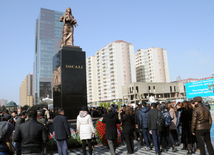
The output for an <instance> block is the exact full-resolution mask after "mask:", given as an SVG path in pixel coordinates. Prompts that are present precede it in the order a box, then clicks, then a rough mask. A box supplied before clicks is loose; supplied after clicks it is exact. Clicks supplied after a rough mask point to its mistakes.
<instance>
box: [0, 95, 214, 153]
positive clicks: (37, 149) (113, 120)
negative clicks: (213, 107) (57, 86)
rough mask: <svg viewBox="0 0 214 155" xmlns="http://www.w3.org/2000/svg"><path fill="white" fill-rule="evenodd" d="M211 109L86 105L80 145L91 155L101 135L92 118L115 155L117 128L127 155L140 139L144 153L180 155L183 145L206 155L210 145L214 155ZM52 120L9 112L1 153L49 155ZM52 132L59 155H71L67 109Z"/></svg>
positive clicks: (192, 104)
mask: <svg viewBox="0 0 214 155" xmlns="http://www.w3.org/2000/svg"><path fill="white" fill-rule="evenodd" d="M209 108H210V107H209V106H208V105H207V104H203V100H202V98H201V97H195V98H194V99H193V100H192V101H184V102H178V103H176V102H175V101H173V102H166V103H165V102H161V103H159V102H157V103H152V104H147V103H146V102H144V101H142V102H141V103H140V104H137V105H136V106H135V107H132V105H131V104H128V105H127V106H126V105H124V106H122V107H121V108H120V109H119V108H118V107H117V106H115V105H111V106H110V107H108V108H107V109H105V108H103V107H98V108H88V107H87V106H83V107H82V108H81V110H80V112H79V115H78V116H77V124H76V131H77V132H78V133H79V136H80V139H81V141H82V151H83V155H86V143H87V142H88V148H89V154H90V155H92V152H93V151H92V142H91V141H92V138H93V137H95V136H98V135H96V130H95V128H94V125H93V122H92V117H103V119H102V122H103V123H105V124H106V131H105V139H107V141H108V146H109V149H110V152H111V154H112V155H115V154H116V153H115V150H116V138H117V124H121V125H122V144H126V146H127V154H132V153H134V151H135V150H134V140H137V141H138V142H139V143H140V145H142V146H144V147H142V148H143V149H145V150H146V151H150V150H152V149H154V150H155V154H157V155H159V154H164V152H168V151H170V148H171V151H172V152H176V151H179V150H178V149H177V146H179V145H181V144H182V145H183V148H182V150H186V152H187V154H194V153H195V152H196V151H200V154H201V155H206V152H205V144H206V147H207V151H208V153H209V155H213V154H214V151H213V146H212V144H211V138H210V129H211V127H212V118H211V114H210V110H209ZM49 118H53V116H52V114H51V112H50V111H48V110H47V109H40V110H38V111H36V110H29V111H28V112H26V111H22V110H21V108H18V110H17V111H13V112H11V113H9V111H8V110H5V111H4V113H3V114H1V119H0V120H1V122H0V128H1V131H0V154H1V153H4V154H5V155H12V154H14V153H16V154H17V155H21V154H31V155H43V154H45V152H46V150H45V144H46V143H47V141H48V125H47V120H48V119H49ZM53 127H54V131H55V135H54V136H55V140H56V142H57V148H58V153H59V154H60V155H67V154H68V151H67V150H68V147H67V139H68V138H70V137H71V131H70V128H69V126H68V121H67V118H66V117H65V116H64V110H63V109H58V115H56V116H55V117H54V118H53ZM13 131H14V134H13Z"/></svg>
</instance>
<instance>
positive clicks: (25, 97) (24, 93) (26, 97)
mask: <svg viewBox="0 0 214 155" xmlns="http://www.w3.org/2000/svg"><path fill="white" fill-rule="evenodd" d="M19 103H20V106H24V105H28V106H33V104H34V101H33V74H28V75H27V76H26V78H25V79H24V80H23V81H22V84H21V86H20V88H19Z"/></svg>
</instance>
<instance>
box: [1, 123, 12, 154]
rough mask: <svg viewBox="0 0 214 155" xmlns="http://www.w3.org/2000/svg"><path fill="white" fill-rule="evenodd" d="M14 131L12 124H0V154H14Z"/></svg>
mask: <svg viewBox="0 0 214 155" xmlns="http://www.w3.org/2000/svg"><path fill="white" fill-rule="evenodd" d="M13 130H14V127H13V125H12V124H11V123H10V122H6V121H4V122H0V154H2V155H13V154H14V147H13V144H12V139H13Z"/></svg>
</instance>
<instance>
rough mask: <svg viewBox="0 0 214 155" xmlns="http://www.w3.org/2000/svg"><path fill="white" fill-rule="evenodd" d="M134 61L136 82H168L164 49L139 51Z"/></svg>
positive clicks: (152, 48)
mask: <svg viewBox="0 0 214 155" xmlns="http://www.w3.org/2000/svg"><path fill="white" fill-rule="evenodd" d="M135 60H136V75H137V82H170V79H169V68H168V59H167V51H166V49H163V48H154V47H151V48H149V49H139V50H137V53H136V54H135Z"/></svg>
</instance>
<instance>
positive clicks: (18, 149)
mask: <svg viewBox="0 0 214 155" xmlns="http://www.w3.org/2000/svg"><path fill="white" fill-rule="evenodd" d="M24 122H25V112H21V113H20V116H18V118H17V119H16V126H15V130H17V129H18V128H19V125H20V124H21V123H24ZM15 147H16V155H21V153H22V148H21V143H20V142H17V143H16V144H15Z"/></svg>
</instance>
